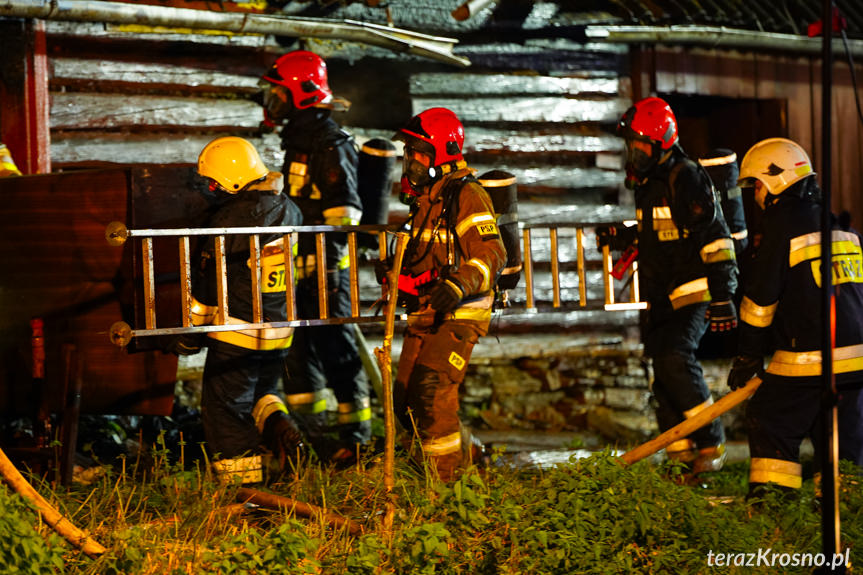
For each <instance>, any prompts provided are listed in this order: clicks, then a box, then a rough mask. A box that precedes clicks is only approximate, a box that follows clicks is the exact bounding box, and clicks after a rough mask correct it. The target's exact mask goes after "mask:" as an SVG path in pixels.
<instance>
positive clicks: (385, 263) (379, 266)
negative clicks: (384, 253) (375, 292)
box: [374, 260, 392, 285]
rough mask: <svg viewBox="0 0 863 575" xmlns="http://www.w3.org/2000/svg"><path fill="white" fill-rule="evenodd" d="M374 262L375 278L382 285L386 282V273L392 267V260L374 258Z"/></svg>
mask: <svg viewBox="0 0 863 575" xmlns="http://www.w3.org/2000/svg"><path fill="white" fill-rule="evenodd" d="M374 262H375V279H376V280H378V284H380V285H383V284H385V283H387V274H389V273H390V269H391V268H392V262H390V261H389V260H374Z"/></svg>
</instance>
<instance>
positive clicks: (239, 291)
mask: <svg viewBox="0 0 863 575" xmlns="http://www.w3.org/2000/svg"><path fill="white" fill-rule="evenodd" d="M198 174H200V175H201V176H202V177H204V178H206V180H207V183H208V185H209V192H210V194H211V197H212V200H213V203H214V204H215V207H214V211H213V212H212V214H211V216H210V217H209V219H208V221H207V224H206V227H214V228H230V227H253V226H294V225H300V224H301V223H302V216H301V214H300V211H299V209H298V208H297V207H296V205H294V203H293V202H292V201H291V200H290V199H289V198H288V197H287V196H286V195H285V194H284V193H283V191H282V188H283V177H282V174H280V173H279V172H271V171H269V170H268V169H267V167H266V166H265V165H264V163H263V161H261V158H260V156H259V155H258V152H257V150H256V149H255V147H254V146H253V145H252V144H251V143H250V142H249V141H247V140H244V139H243V138H237V137H222V138H217V139H215V140H213V141H212V142H210V143H209V144H207V145H206V146H205V147H204V149H203V150H202V151H201V154H200V156H199V157H198ZM260 243H261V245H262V249H261V266H262V270H261V278H260V286H261V292H262V296H261V297H262V310H263V321H265V322H278V321H285V320H286V319H287V317H286V314H285V289H286V286H285V282H284V277H285V274H284V264H285V256H284V252H283V239H282V236H281V235H280V234H270V235H261V236H260ZM223 253H224V258H225V264H226V268H225V269H226V280H227V300H228V306H227V309H228V314H229V315H228V316H227V317H226V318H225V322H226V323H228V324H232V323H233V324H242V323H253V316H252V301H253V300H252V298H253V294H252V278H251V269H250V255H251V254H250V250H249V238H248V237H247V236H240V235H227V236H224V251H223ZM217 255H218V252H217V251H216V243H215V239H214V238H208V239H207V240H206V242H205V243H204V245H203V246H202V247H201V249H200V251H199V255H198V262H197V266H196V272H195V274H194V275H193V281H192V295H193V300H192V323H193V324H194V325H206V324H210V323H212V322H213V320H214V319H215V316H216V313H217V311H218V295H217V284H218V282H219V281H220V278H219V277H217V274H218V272H217V262H216V257H217ZM207 336H208V337H207V340H206V341H207V343H206V346H207V348H208V349H207V358H206V361H205V364H204V376H203V389H202V396H201V411H202V420H203V425H204V435H205V438H206V440H207V444H208V448H209V450H210V452H211V453H212V455H213V457H214V461H213V467H214V469H215V471H216V474H217V476H218V477H220V479H222V480H224V481H234V480H236V481H239V482H241V483H256V482H260V481H262V480H263V463H264V461H263V460H262V454H263V453H264V450H263V449H261V443H262V442H263V444H264V445H265V446H266V447H268V448H269V449H270V450H271V451H272V452H273V453H274V454H275V455H277V456H278V457H279V458H280V460H281V462H282V464H286V463H287V461H288V459H290V458H292V457H295V454H296V451H297V449H298V448H299V447H300V445H301V437H300V433H299V431H298V429H297V428H296V426H295V425H294V423H293V422H292V421H291V419H290V417H289V416H288V410H287V408H286V406H285V404H284V403H283V401H282V399H281V397H280V395H279V382H280V379H281V376H282V370H283V362H284V355H285V350H286V349H287V348H288V347H289V346H290V344H291V336H292V328H290V327H282V328H273V327H270V328H266V329H259V330H249V329H244V330H237V331H213V332H208V333H207ZM173 351H175V352H176V353H178V354H191V353H196V352H197V351H199V346H198V344H197V342H196V340H195V339H194V338H189V337H185V338H179V339H178V340H177V341H176V343H175V346H174V350H173Z"/></svg>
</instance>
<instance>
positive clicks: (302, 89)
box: [262, 50, 372, 466]
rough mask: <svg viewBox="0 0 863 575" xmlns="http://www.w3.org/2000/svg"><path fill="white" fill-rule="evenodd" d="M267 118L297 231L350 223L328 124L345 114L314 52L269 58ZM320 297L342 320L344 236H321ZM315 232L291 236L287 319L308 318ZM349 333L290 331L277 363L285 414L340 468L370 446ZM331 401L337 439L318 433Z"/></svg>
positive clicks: (348, 166) (364, 387)
mask: <svg viewBox="0 0 863 575" xmlns="http://www.w3.org/2000/svg"><path fill="white" fill-rule="evenodd" d="M262 84H263V86H264V94H263V104H264V115H265V118H266V120H267V121H269V122H272V123H274V124H276V125H280V126H281V127H282V128H281V138H282V148H283V149H284V151H285V158H284V169H283V171H284V173H285V174H286V176H287V178H288V182H287V188H288V194H289V195H290V197H291V198H292V199H293V200H294V201H295V202H296V203H297V205H298V206H299V207H300V210H301V211H302V213H303V221H304V223H305V225H321V224H323V225H332V226H340V225H357V224H359V221H360V218H361V216H362V203H361V200H360V197H359V194H358V192H357V162H358V153H357V149H356V145H355V143H354V141H353V138H352V136H351V135H350V134H348V133H347V132H346V131H344V130H343V129H342V128H340V127H339V125H338V124H337V123H336V121H335V120H334V119H333V118H332V117H331V113H332V111H333V110H338V109H346V107H347V106H348V105H349V104H348V102H346V101H345V100H342V99H339V98H335V97H334V96H333V93H332V90H331V89H330V86H329V82H328V80H327V66H326V63H325V62H324V60H323V59H321V58H320V57H319V56H318V55H316V54H314V53H312V52H308V51H304V50H297V51H294V52H289V53H287V54H284V55H282V56H281V57H279V58H278V59H277V60H276V62H275V64H274V65H273V67H272V68H270V70H269V71H267V72H266V73H265V74H264V76H263V80H262ZM325 239H326V267H327V273H326V278H327V292H328V293H327V297H328V308H329V315H330V317H334V318H340V317H350V316H351V302H350V274H349V270H348V264H349V262H348V249H347V234H345V233H327V234H326V238H325ZM315 253H316V248H315V235H314V234H311V233H304V234H300V239H299V244H298V252H297V256H296V266H295V267H296V277H297V285H296V303H297V313H298V315H299V317H300V318H303V319H318V318H320V314H319V303H318V281H317V268H316V262H315ZM358 345H359V344H358V341H357V337H356V335H355V331H354V327H353V326H352V325H350V324H341V325H339V324H331V325H322V326H313V327H303V328H301V329H298V330H297V331H296V333H295V335H294V343H293V346H292V347H291V350H290V352H289V353H288V357H287V360H286V362H285V367H286V378H285V393H286V399H287V402H288V406H289V408H290V410H291V412H292V414H293V415H294V416H295V417H296V418H297V419H298V421H300V424H301V427H302V428H303V431H304V434H305V435H306V437H307V439H308V440H309V441H310V442H311V443H312V446H313V448H314V449H315V451H316V453H317V454H318V456H319V457H320V458H321V459H323V460H328V461H331V462H334V463H336V464H337V465H340V466H347V465H350V464H351V463H352V462H353V461H354V460H355V459H356V457H357V454H358V451H359V449H360V446H363V445H366V444H368V443H369V441H370V440H371V433H372V431H371V405H370V398H369V380H368V377H367V376H366V373H365V371H363V365H362V360H361V357H360V352H359V348H358ZM327 387H330V388H331V389H332V390H333V393H334V395H335V397H336V400H337V402H338V416H337V418H338V419H337V430H338V440H337V441H331V440H329V438H328V437H327V436H326V434H327V432H328V425H327V423H328V419H329V418H328V414H327V411H326V409H327V404H326V395H325V391H326V388H327Z"/></svg>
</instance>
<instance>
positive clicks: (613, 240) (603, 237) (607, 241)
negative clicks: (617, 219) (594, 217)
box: [595, 225, 636, 251]
mask: <svg viewBox="0 0 863 575" xmlns="http://www.w3.org/2000/svg"><path fill="white" fill-rule="evenodd" d="M595 231H596V247H597V248H602V247H603V246H608V247H609V248H611V249H613V250H617V251H621V250H625V249H626V248H628V247H629V245H630V244H632V242H634V241H635V233H636V232H635V228H634V227H632V228H627V227H622V226H616V225H607V226H596V230H595Z"/></svg>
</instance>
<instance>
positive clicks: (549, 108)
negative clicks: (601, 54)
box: [412, 97, 631, 123]
mask: <svg viewBox="0 0 863 575" xmlns="http://www.w3.org/2000/svg"><path fill="white" fill-rule="evenodd" d="M412 105H413V113H414V114H419V113H420V112H422V111H423V110H426V109H428V108H434V107H438V106H442V107H447V108H449V109H451V110H452V111H453V112H455V113H456V115H457V116H458V117H459V118H460V119H461V120H462V122H464V123H469V122H549V123H551V122H616V121H617V120H618V119H619V118H620V116H621V115H622V114H623V113H624V112H625V111H626V109H627V108H628V107H629V106H630V105H631V103H630V102H629V100H626V99H623V98H611V99H607V100H587V99H585V100H576V99H568V98H551V97H539V98H496V97H492V98H470V99H468V98H463V99H453V98H434V97H421V98H414V100H413V104H412Z"/></svg>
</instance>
